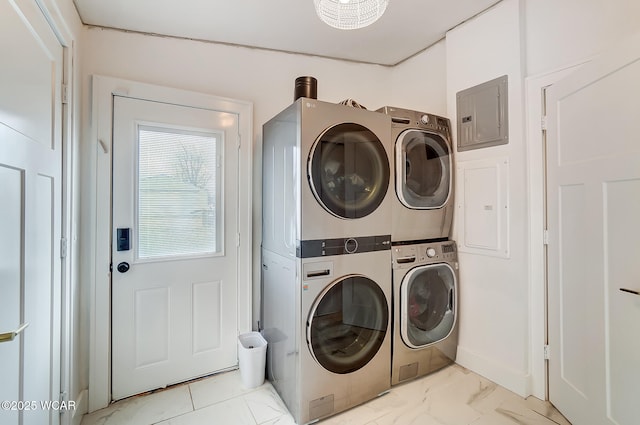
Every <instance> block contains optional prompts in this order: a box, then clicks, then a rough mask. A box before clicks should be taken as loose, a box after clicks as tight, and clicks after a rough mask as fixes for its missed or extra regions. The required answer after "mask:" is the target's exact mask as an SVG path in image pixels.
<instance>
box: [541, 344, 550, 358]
mask: <svg viewBox="0 0 640 425" xmlns="http://www.w3.org/2000/svg"><path fill="white" fill-rule="evenodd" d="M542 351H543V355H544V359H545V360H549V357H550V356H551V353H550V349H549V345H543V346H542Z"/></svg>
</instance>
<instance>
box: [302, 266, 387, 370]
mask: <svg viewBox="0 0 640 425" xmlns="http://www.w3.org/2000/svg"><path fill="white" fill-rule="evenodd" d="M388 326H389V309H388V304H387V300H386V297H385V295H384V292H383V291H382V289H380V286H378V284H377V283H375V282H374V281H373V280H371V279H369V278H367V277H365V276H362V275H348V276H345V277H342V278H340V279H338V280H336V281H334V282H333V283H332V284H330V285H329V286H327V288H326V289H325V290H324V291H323V292H322V294H320V296H319V297H318V299H317V300H316V301H315V303H314V304H313V307H312V308H311V312H310V314H309V319H308V320H307V344H308V346H309V350H310V351H311V354H312V355H313V357H314V359H315V360H316V361H317V362H318V363H319V364H320V365H321V366H322V367H324V368H325V369H327V370H329V371H331V372H333V373H340V374H344V373H351V372H355V371H356V370H358V369H360V368H362V367H364V366H365V365H366V364H367V363H369V361H370V360H371V359H372V358H373V357H374V356H375V355H376V353H377V352H378V350H379V349H380V347H381V346H382V342H383V341H384V338H385V335H386V333H387V329H388Z"/></svg>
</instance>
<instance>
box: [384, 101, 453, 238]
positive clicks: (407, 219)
mask: <svg viewBox="0 0 640 425" xmlns="http://www.w3.org/2000/svg"><path fill="white" fill-rule="evenodd" d="M378 112H382V113H384V114H386V115H389V116H391V138H392V140H394V141H395V142H394V157H393V167H392V168H393V174H394V187H395V195H396V196H395V197H393V198H394V199H393V204H392V209H391V219H392V226H391V240H392V241H393V242H408V241H425V240H430V239H439V238H440V239H441V238H448V237H449V235H450V232H451V222H452V219H453V210H454V208H453V205H454V200H453V195H454V186H453V148H452V145H451V123H450V122H449V120H448V119H447V118H444V117H439V116H437V115H433V114H428V113H426V112H419V111H411V110H408V109H402V108H396V107H391V106H385V107H383V108H381V109H379V110H378Z"/></svg>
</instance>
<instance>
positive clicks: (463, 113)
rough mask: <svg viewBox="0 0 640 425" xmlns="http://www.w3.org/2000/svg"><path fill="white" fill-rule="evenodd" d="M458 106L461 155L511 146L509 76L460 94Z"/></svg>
mask: <svg viewBox="0 0 640 425" xmlns="http://www.w3.org/2000/svg"><path fill="white" fill-rule="evenodd" d="M456 106H457V124H458V151H467V150H472V149H480V148H486V147H489V146H497V145H504V144H507V143H509V111H508V106H509V105H508V77H507V76H506V75H503V76H502V77H499V78H496V79H495V80H491V81H487V82H486V83H482V84H479V85H477V86H474V87H470V88H468V89H465V90H462V91H460V92H458V94H457V95H456Z"/></svg>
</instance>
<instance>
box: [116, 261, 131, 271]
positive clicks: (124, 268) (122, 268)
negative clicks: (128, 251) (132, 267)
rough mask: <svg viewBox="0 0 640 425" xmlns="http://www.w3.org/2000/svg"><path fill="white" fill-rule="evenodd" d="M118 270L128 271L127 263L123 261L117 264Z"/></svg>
mask: <svg viewBox="0 0 640 425" xmlns="http://www.w3.org/2000/svg"><path fill="white" fill-rule="evenodd" d="M118 271H119V272H120V273H126V272H128V271H129V263H127V262H124V261H123V262H122V263H120V264H118Z"/></svg>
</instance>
